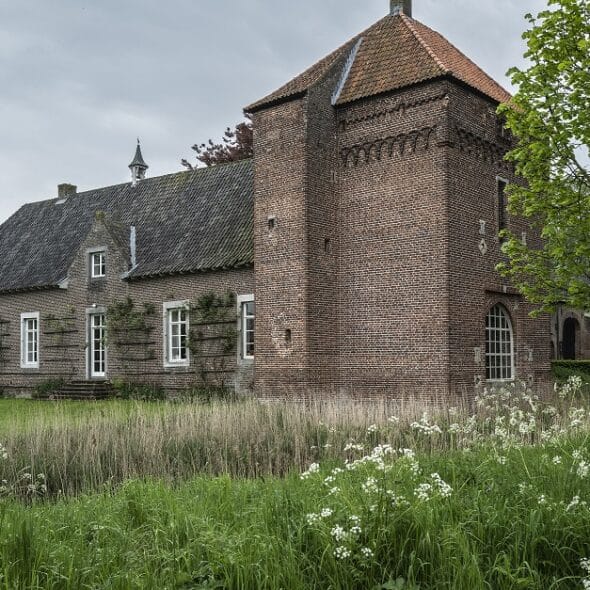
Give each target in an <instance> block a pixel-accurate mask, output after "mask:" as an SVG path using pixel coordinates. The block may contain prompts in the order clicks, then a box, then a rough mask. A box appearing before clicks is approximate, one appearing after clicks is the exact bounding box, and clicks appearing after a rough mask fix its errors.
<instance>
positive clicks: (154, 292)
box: [0, 220, 254, 393]
mask: <svg viewBox="0 0 590 590" xmlns="http://www.w3.org/2000/svg"><path fill="white" fill-rule="evenodd" d="M99 248H101V249H103V248H104V249H105V250H106V252H107V276H106V278H104V279H102V278H101V279H90V270H89V268H88V263H89V254H88V253H89V251H90V250H96V249H99ZM123 250H124V249H123ZM127 270H128V254H127V252H125V251H122V248H121V245H120V244H119V243H118V242H117V241H116V240H114V239H113V237H112V236H111V234H110V233H109V231H107V229H106V228H105V226H104V224H103V223H102V222H100V221H99V220H97V221H96V222H95V223H94V225H93V227H92V229H91V231H90V232H89V234H88V236H87V238H86V239H85V240H84V243H83V244H82V246H81V247H80V250H79V252H78V254H77V256H76V258H75V260H74V261H73V263H72V265H71V268H70V271H69V281H68V286H67V289H49V290H43V291H32V292H23V293H13V294H1V295H0V321H2V322H7V323H1V324H0V330H2V331H3V333H5V334H6V335H4V336H3V337H2V338H1V343H0V346H1V347H2V349H1V350H0V353H1V356H0V389H2V390H4V391H5V392H6V393H21V392H22V393H25V392H28V393H30V392H31V390H32V388H33V387H34V386H35V385H37V384H39V383H42V382H44V381H47V380H49V379H66V380H84V379H86V378H87V377H88V371H87V357H88V339H89V334H88V325H87V313H89V312H92V311H99V310H103V309H104V310H106V309H107V308H108V306H109V305H111V304H113V303H114V302H122V301H125V300H126V299H127V297H130V298H131V300H132V301H133V303H134V305H135V306H136V308H138V309H140V308H142V307H143V305H144V304H150V305H151V306H153V308H154V314H153V315H150V316H149V317H148V318H147V321H148V323H149V325H150V328H151V329H150V331H149V334H148V335H147V339H145V338H144V340H146V342H147V345H146V346H139V347H138V346H133V345H131V346H124V347H120V346H118V345H117V340H119V339H120V338H123V337H122V336H119V335H115V334H107V344H108V353H107V378H108V379H115V378H119V379H122V380H126V381H129V382H137V383H150V384H157V385H161V386H163V387H164V388H165V389H166V390H167V391H168V392H170V393H174V392H175V391H178V390H181V389H185V388H188V387H193V386H197V387H199V386H201V385H202V384H203V378H202V373H203V362H202V360H201V359H200V358H199V357H198V356H197V355H192V356H191V362H190V366H188V367H174V368H165V367H164V350H163V346H164V342H163V338H164V336H163V332H164V315H163V303H164V302H166V301H181V300H182V301H184V300H188V301H190V302H193V303H194V302H196V301H197V299H198V298H199V297H200V296H201V295H203V294H205V293H209V292H215V293H218V294H223V293H225V292H227V291H230V292H233V293H234V294H250V293H253V291H254V273H253V271H252V269H251V268H248V269H241V270H227V271H219V272H208V273H200V274H193V275H182V276H169V277H160V278H154V279H148V280H140V281H133V282H129V281H126V280H123V279H122V278H121V276H122V274H123V273H124V272H126V271H127ZM23 312H39V313H40V333H39V345H40V350H39V359H40V366H39V369H22V368H21V367H20V346H21V344H20V339H21V326H20V314H21V313H23ZM232 313H233V317H234V319H235V324H234V325H235V328H236V330H238V329H239V322H238V314H237V307H234V309H233V310H232ZM4 331H5V332H4ZM134 338H135V339H138V340H141V338H142V337H141V336H140V335H138V334H135V335H132V339H134ZM146 352H149V354H146ZM205 368H207V367H205ZM209 368H210V372H209V373H208V375H207V379H208V381H207V382H208V383H210V384H214V383H213V381H212V380H213V379H215V382H216V383H223V384H224V385H226V386H230V387H231V386H235V387H236V388H237V389H238V390H239V391H241V392H246V391H251V390H252V384H253V364H252V363H251V362H244V361H241V362H238V354H237V351H235V352H232V354H231V356H228V357H227V358H225V359H223V365H222V366H220V365H217V366H215V367H209Z"/></svg>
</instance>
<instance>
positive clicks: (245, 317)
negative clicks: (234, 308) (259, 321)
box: [238, 295, 256, 360]
mask: <svg viewBox="0 0 590 590" xmlns="http://www.w3.org/2000/svg"><path fill="white" fill-rule="evenodd" d="M238 314H239V318H240V358H241V359H244V360H253V359H254V328H255V324H256V304H255V303H254V295H238Z"/></svg>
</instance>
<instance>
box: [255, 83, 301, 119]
mask: <svg viewBox="0 0 590 590" xmlns="http://www.w3.org/2000/svg"><path fill="white" fill-rule="evenodd" d="M307 92H308V90H307V89H306V90H301V91H299V92H294V93H293V94H288V95H286V96H281V97H279V98H274V99H272V100H269V101H265V99H262V101H260V102H255V103H253V104H251V105H249V106H247V107H245V108H244V113H245V114H247V115H254V114H255V113H258V112H260V111H263V110H265V109H269V108H272V107H276V106H278V105H281V104H284V103H287V102H291V101H293V100H298V99H300V98H303V97H305V96H306V95H307Z"/></svg>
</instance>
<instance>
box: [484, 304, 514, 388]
mask: <svg viewBox="0 0 590 590" xmlns="http://www.w3.org/2000/svg"><path fill="white" fill-rule="evenodd" d="M486 379H487V380H489V381H511V380H513V379H514V336H513V332H512V322H511V321H510V316H509V315H508V312H507V311H506V309H505V308H504V307H503V306H502V305H500V304H498V305H495V306H494V307H492V309H490V311H489V313H488V315H487V317H486Z"/></svg>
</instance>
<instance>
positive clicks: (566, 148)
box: [499, 0, 590, 311]
mask: <svg viewBox="0 0 590 590" xmlns="http://www.w3.org/2000/svg"><path fill="white" fill-rule="evenodd" d="M526 18H527V20H528V21H529V23H530V25H531V28H530V30H528V31H527V32H526V33H524V35H523V38H524V39H525V40H526V43H527V51H526V53H525V57H526V58H527V59H528V62H529V65H528V67H527V68H526V69H522V70H521V69H518V68H513V69H511V70H510V71H509V72H508V74H509V75H510V76H511V79H512V82H513V83H514V84H515V85H516V86H517V88H518V91H517V93H516V94H515V96H514V98H513V100H512V101H511V102H510V103H508V104H505V105H501V106H500V108H499V113H500V114H501V115H502V116H504V117H505V119H506V126H507V127H508V128H509V129H510V130H511V131H512V133H513V134H514V136H515V137H516V139H517V145H516V147H515V149H513V150H512V151H511V152H510V153H509V154H508V156H507V158H508V160H510V161H512V162H513V163H514V165H515V169H516V172H517V174H518V175H519V176H521V177H522V178H523V179H524V180H525V181H526V182H525V183H524V184H523V185H522V186H521V185H511V186H510V187H509V209H510V212H511V213H513V214H515V215H520V216H523V217H525V218H528V220H529V221H530V223H531V225H532V226H533V227H536V228H537V229H538V230H539V231H540V234H541V237H542V246H537V247H536V248H535V247H532V246H530V247H529V246H527V244H526V243H523V241H522V238H521V237H520V236H516V235H511V234H509V233H508V234H507V235H506V238H507V239H506V242H505V244H504V246H503V251H504V253H505V254H506V255H507V257H508V261H507V262H506V263H503V264H501V265H500V266H499V270H500V272H502V273H503V274H504V275H505V276H508V277H510V279H511V280H512V282H513V283H514V284H515V285H516V286H517V287H518V288H519V289H520V290H521V291H522V293H523V294H524V295H525V296H526V297H527V298H528V299H529V300H530V301H531V302H533V303H535V304H537V305H538V307H539V309H540V310H546V311H551V310H553V309H554V308H555V307H556V305H557V304H559V303H563V304H565V305H568V306H571V307H575V308H579V309H583V310H587V311H590V172H589V170H590V168H589V161H590V160H589V146H590V0H549V5H548V9H547V10H545V11H543V12H541V13H539V14H538V15H537V16H536V17H533V16H532V15H530V14H528V15H527V16H526Z"/></svg>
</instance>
